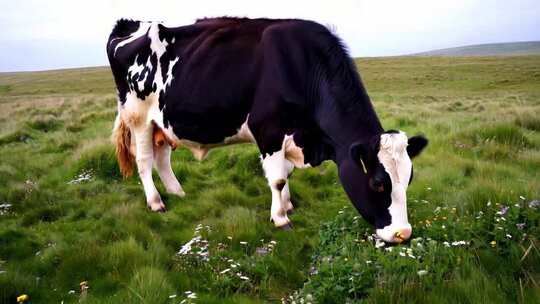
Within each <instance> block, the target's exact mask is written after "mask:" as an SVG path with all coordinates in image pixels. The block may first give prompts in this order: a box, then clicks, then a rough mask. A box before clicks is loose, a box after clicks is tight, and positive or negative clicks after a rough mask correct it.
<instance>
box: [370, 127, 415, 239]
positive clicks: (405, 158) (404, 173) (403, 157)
mask: <svg viewBox="0 0 540 304" xmlns="http://www.w3.org/2000/svg"><path fill="white" fill-rule="evenodd" d="M407 141H408V140H407V135H406V134H405V133H404V132H401V131H400V132H399V133H385V134H382V135H381V140H380V146H379V153H378V154H377V157H378V158H379V161H380V162H381V164H382V165H383V166H384V169H385V171H386V172H387V173H388V175H389V176H390V180H391V181H392V193H391V198H392V203H391V204H390V207H388V211H389V212H390V215H391V217H392V219H391V220H392V222H391V223H390V225H388V226H386V227H384V228H383V229H377V231H376V232H377V234H378V235H379V236H380V237H381V238H382V239H383V240H385V241H387V242H396V241H398V242H399V241H400V240H399V239H397V240H396V239H395V236H396V233H400V234H401V235H402V236H404V237H403V238H405V239H406V238H408V237H409V236H410V234H411V225H410V224H409V221H408V218H407V187H408V185H409V179H410V178H411V170H412V162H411V159H410V158H409V155H408V154H407Z"/></svg>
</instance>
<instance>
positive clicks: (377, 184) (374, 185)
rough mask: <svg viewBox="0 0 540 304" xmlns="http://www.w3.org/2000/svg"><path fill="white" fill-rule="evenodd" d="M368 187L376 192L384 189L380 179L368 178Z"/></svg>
mask: <svg viewBox="0 0 540 304" xmlns="http://www.w3.org/2000/svg"><path fill="white" fill-rule="evenodd" d="M369 187H370V188H371V190H373V191H376V192H383V191H384V183H383V182H382V181H381V180H378V179H375V178H371V179H370V180H369Z"/></svg>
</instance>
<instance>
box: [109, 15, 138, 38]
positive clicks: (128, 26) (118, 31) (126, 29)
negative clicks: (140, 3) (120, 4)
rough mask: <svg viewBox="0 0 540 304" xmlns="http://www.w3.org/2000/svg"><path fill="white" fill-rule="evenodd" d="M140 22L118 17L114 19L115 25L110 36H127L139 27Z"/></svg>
mask: <svg viewBox="0 0 540 304" xmlns="http://www.w3.org/2000/svg"><path fill="white" fill-rule="evenodd" d="M140 23H141V22H140V21H134V20H131V19H120V20H118V21H116V25H115V26H114V28H113V30H112V32H111V35H110V37H113V38H117V37H125V36H128V35H130V34H131V33H133V32H135V31H136V30H137V29H138V28H139V25H140Z"/></svg>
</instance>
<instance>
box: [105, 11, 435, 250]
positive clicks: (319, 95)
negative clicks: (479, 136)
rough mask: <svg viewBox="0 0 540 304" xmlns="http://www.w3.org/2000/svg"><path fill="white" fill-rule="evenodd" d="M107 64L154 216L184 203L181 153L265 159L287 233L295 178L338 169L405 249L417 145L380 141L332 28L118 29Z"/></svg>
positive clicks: (355, 198)
mask: <svg viewBox="0 0 540 304" xmlns="http://www.w3.org/2000/svg"><path fill="white" fill-rule="evenodd" d="M107 54H108V57H109V61H110V65H111V69H112V73H113V75H114V80H115V82H116V86H117V89H118V115H117V117H116V121H115V124H114V131H113V139H114V141H115V143H116V150H117V156H118V160H119V164H120V167H121V170H122V173H123V174H124V175H129V174H131V172H132V165H133V163H134V162H136V164H137V168H138V173H139V176H140V179H141V181H142V183H143V186H144V192H145V194H146V200H147V203H148V206H149V208H151V209H152V210H154V211H164V210H165V205H164V204H163V201H162V200H161V197H160V195H159V193H158V191H157V190H156V187H155V185H154V181H153V180H152V167H153V166H154V167H155V168H156V170H157V171H158V173H159V177H160V178H161V180H162V181H163V183H164V185H165V188H166V189H167V192H169V193H174V194H177V195H179V196H184V191H183V190H182V187H181V185H180V183H179V182H178V180H177V179H176V177H175V175H174V173H173V171H172V169H171V164H170V154H171V149H174V148H176V147H177V146H184V147H187V148H188V149H190V150H191V151H192V152H193V154H194V156H195V157H196V158H197V159H203V158H204V157H205V156H206V155H207V153H208V151H209V150H210V149H211V148H214V147H217V146H222V145H227V144H233V143H242V142H250V143H255V144H257V146H258V147H259V150H260V153H261V160H262V167H263V169H264V173H265V175H266V178H267V180H268V185H269V186H270V190H271V192H272V207H271V212H270V213H271V219H272V220H273V222H274V224H275V225H276V226H277V227H282V228H290V221H289V218H288V217H287V213H288V211H291V210H292V209H293V205H292V204H291V200H290V192H289V181H288V177H289V175H290V174H291V172H292V170H293V169H294V168H295V167H296V168H304V167H309V166H317V165H319V164H320V163H321V162H323V161H325V160H333V161H334V162H335V163H336V164H337V166H338V171H339V178H340V180H341V183H342V184H343V187H344V189H345V191H346V193H347V195H348V196H349V198H350V199H351V201H352V203H353V204H354V206H355V207H356V209H357V210H358V211H359V212H360V214H361V215H362V216H363V217H364V218H365V219H366V220H367V221H369V222H370V223H371V224H373V225H374V226H375V228H376V233H377V234H378V235H379V236H380V237H381V238H382V239H383V240H385V241H387V242H401V241H403V240H405V239H408V238H409V237H410V235H411V232H412V228H411V225H410V224H409V222H408V220H407V203H406V190H407V186H408V185H409V183H410V182H411V178H412V162H411V158H413V157H415V156H417V155H418V154H419V153H420V152H421V151H422V149H423V148H424V147H425V146H426V145H427V140H426V139H425V138H424V137H422V136H416V137H412V138H407V136H406V135H405V134H404V133H403V132H399V131H385V130H384V129H383V128H382V126H381V123H380V121H379V119H378V117H377V115H376V113H375V111H374V110H373V106H372V104H371V101H370V99H369V97H368V95H367V93H366V90H365V89H364V87H363V85H362V83H361V81H360V78H359V75H358V73H357V71H356V68H355V65H354V63H353V62H352V60H351V59H350V57H349V56H348V54H347V52H346V51H345V49H344V47H343V45H342V43H341V41H340V40H339V38H337V37H336V36H335V35H333V34H332V33H331V32H330V31H329V30H328V29H327V28H325V27H324V26H321V25H320V24H317V23H315V22H311V21H304V20H271V19H247V18H215V19H202V20H198V21H197V22H196V23H195V24H192V25H188V26H181V27H165V26H164V25H163V24H161V23H156V22H140V21H132V20H119V21H118V22H117V24H116V26H115V27H114V29H113V31H112V33H111V35H110V37H109V40H108V43H107Z"/></svg>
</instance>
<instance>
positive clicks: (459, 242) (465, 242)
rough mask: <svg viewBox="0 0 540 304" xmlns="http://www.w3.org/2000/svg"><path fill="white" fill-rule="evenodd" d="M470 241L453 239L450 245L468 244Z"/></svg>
mask: <svg viewBox="0 0 540 304" xmlns="http://www.w3.org/2000/svg"><path fill="white" fill-rule="evenodd" d="M469 243H470V242H467V241H454V242H452V246H465V245H469Z"/></svg>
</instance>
